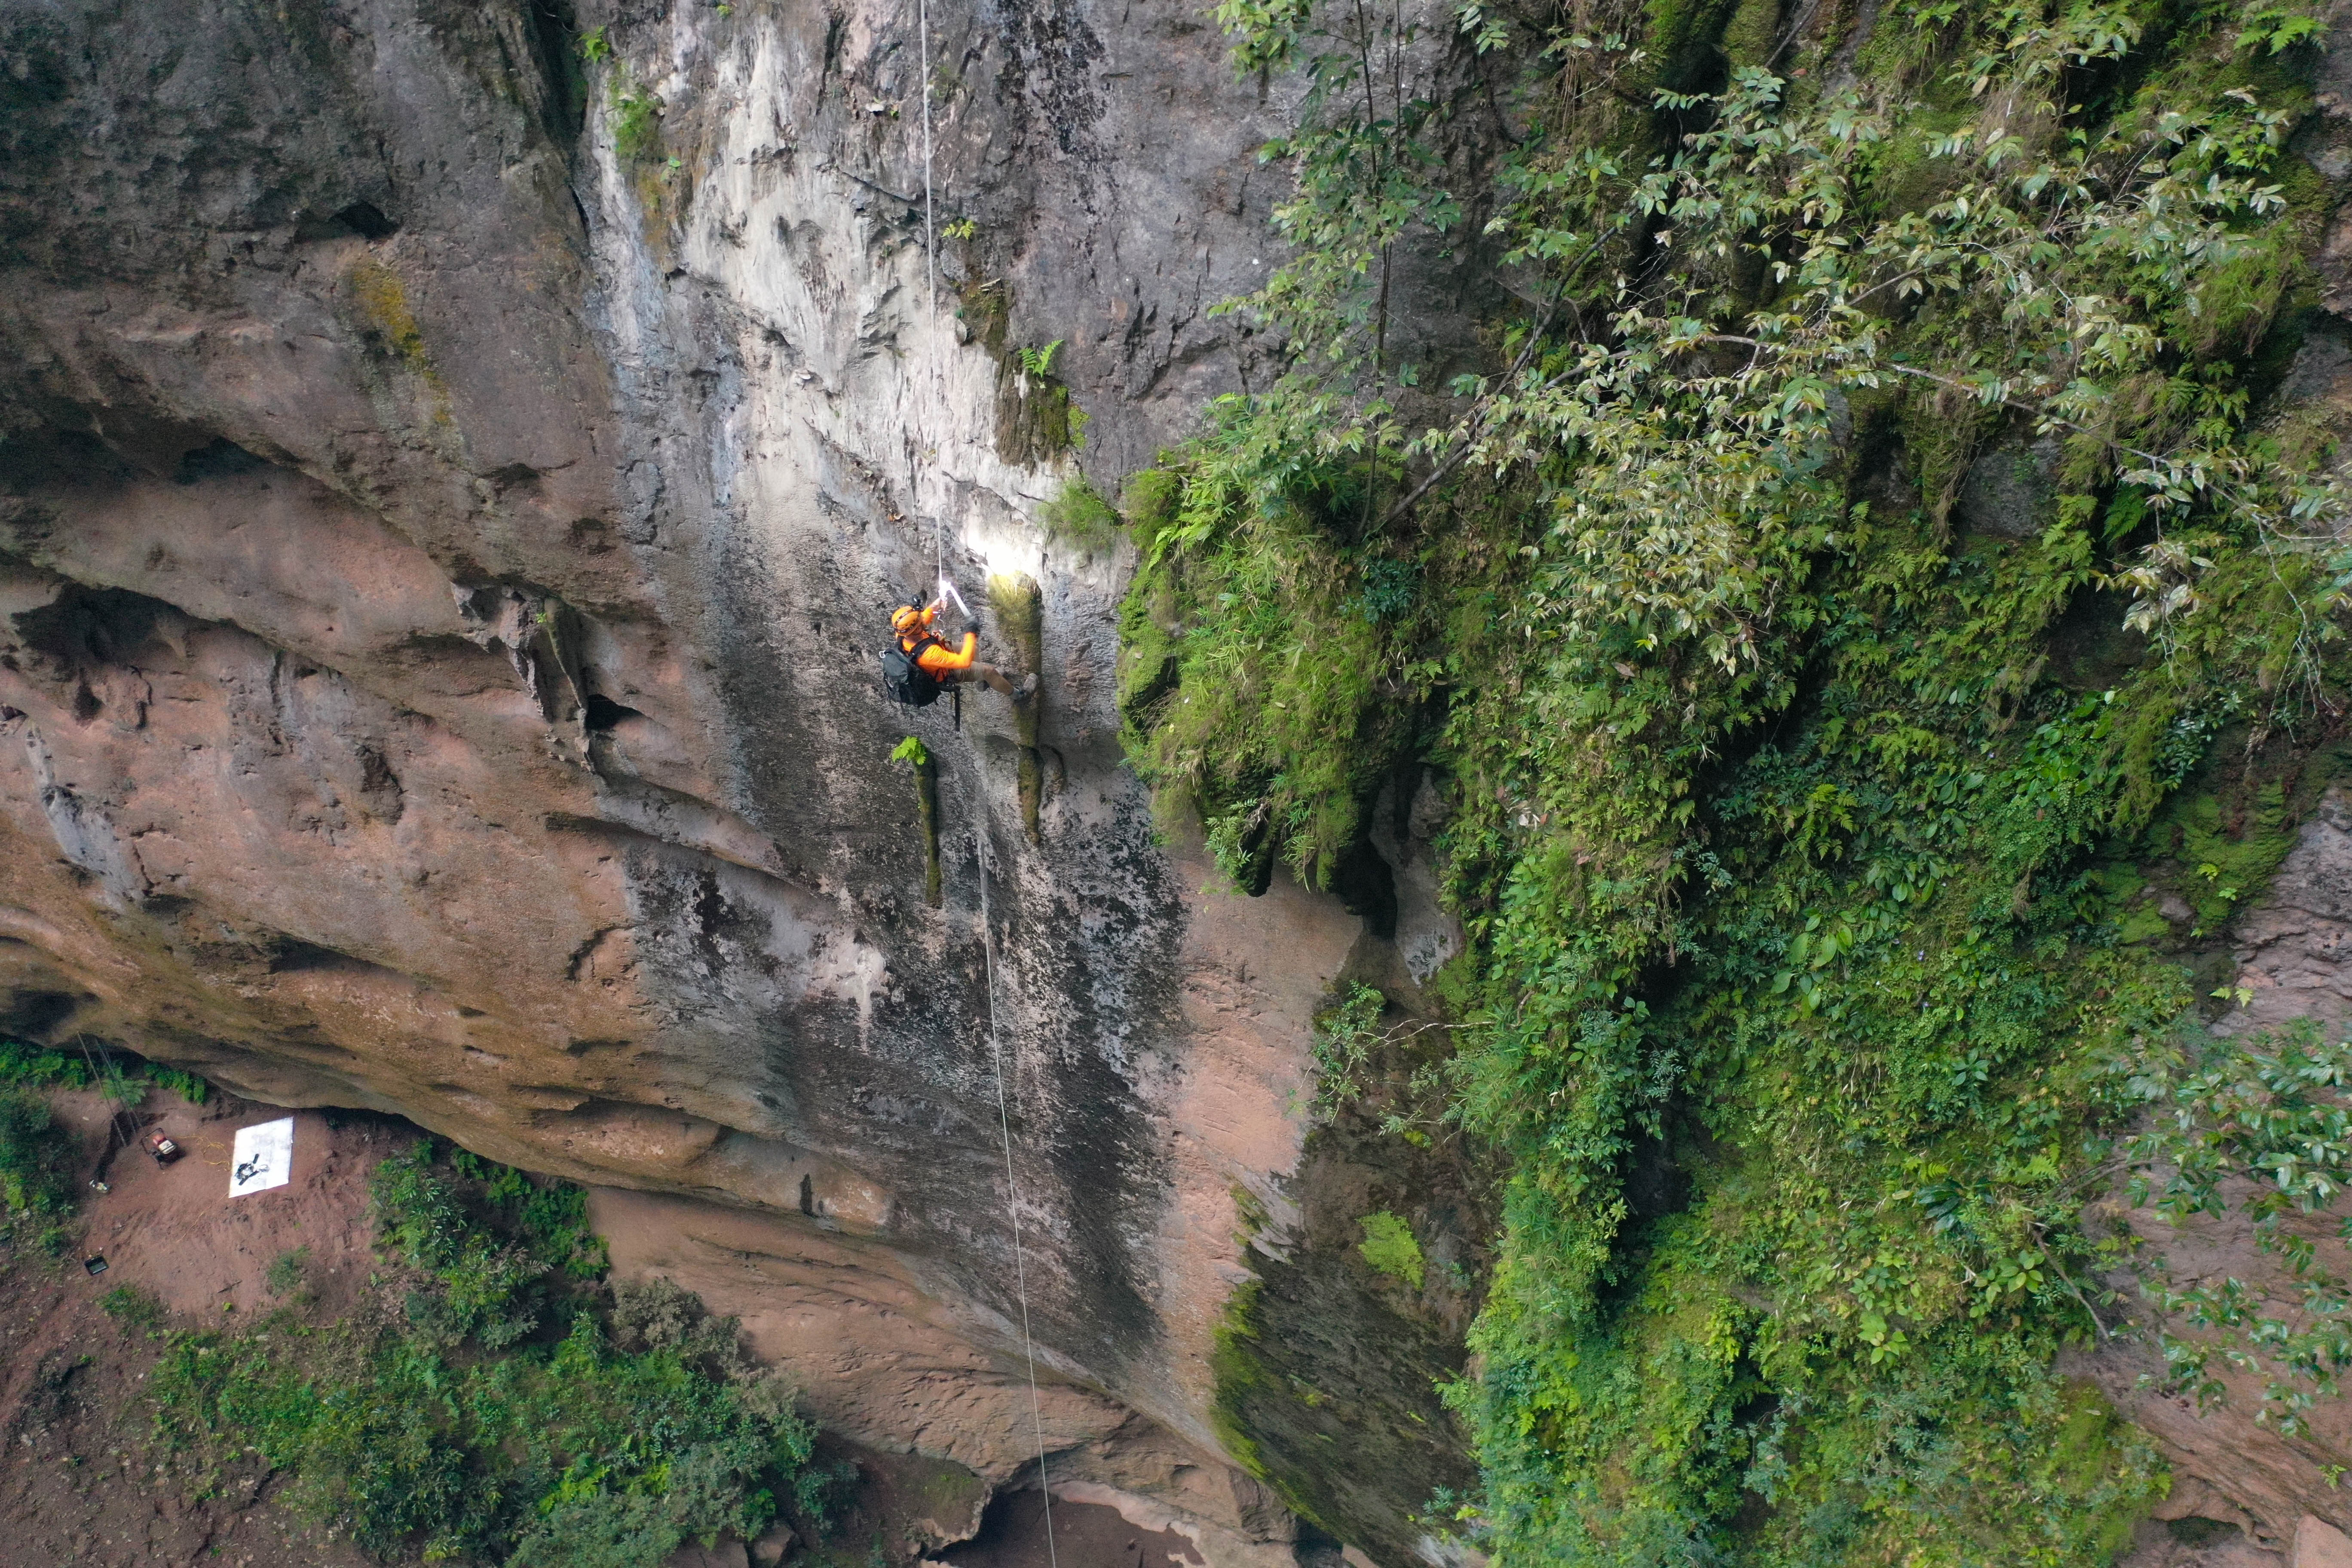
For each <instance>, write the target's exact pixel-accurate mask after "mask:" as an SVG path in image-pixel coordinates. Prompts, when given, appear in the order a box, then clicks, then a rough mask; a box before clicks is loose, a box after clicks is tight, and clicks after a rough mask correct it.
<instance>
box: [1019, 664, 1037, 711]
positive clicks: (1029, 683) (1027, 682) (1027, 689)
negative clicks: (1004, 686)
mask: <svg viewBox="0 0 2352 1568" xmlns="http://www.w3.org/2000/svg"><path fill="white" fill-rule="evenodd" d="M1035 700H1037V676H1036V673H1035V672H1034V671H1032V672H1031V673H1029V674H1027V675H1024V676H1023V677H1022V678H1021V684H1020V685H1018V686H1016V687H1014V688H1013V706H1014V707H1016V708H1026V707H1028V706H1029V704H1031V703H1032V702H1034V701H1035Z"/></svg>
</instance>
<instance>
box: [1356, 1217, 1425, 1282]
mask: <svg viewBox="0 0 2352 1568" xmlns="http://www.w3.org/2000/svg"><path fill="white" fill-rule="evenodd" d="M1362 1223H1363V1226H1364V1239H1363V1241H1362V1242H1361V1243H1360V1245H1359V1246H1358V1247H1357V1248H1356V1250H1357V1251H1359V1252H1360V1253H1362V1254H1363V1255H1364V1261H1365V1262H1367V1263H1369V1264H1370V1265H1371V1266H1372V1268H1374V1269H1375V1270H1377V1271H1378V1272H1380V1273H1382V1274H1385V1275H1387V1276H1389V1278H1391V1279H1401V1280H1402V1281H1403V1282H1404V1283H1406V1284H1407V1285H1410V1286H1412V1288H1413V1289H1416V1290H1418V1289H1421V1286H1422V1280H1423V1264H1422V1257H1421V1243H1420V1242H1419V1241H1416V1240H1415V1239H1414V1238H1413V1234H1412V1226H1409V1225H1407V1224H1405V1222H1404V1221H1402V1220H1401V1219H1399V1218H1398V1217H1397V1216H1396V1215H1392V1214H1391V1213H1389V1211H1388V1210H1386V1209H1382V1210H1381V1211H1380V1212H1379V1213H1378V1214H1368V1215H1365V1216H1364V1218H1363V1222H1362Z"/></svg>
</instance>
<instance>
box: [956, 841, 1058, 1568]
mask: <svg viewBox="0 0 2352 1568" xmlns="http://www.w3.org/2000/svg"><path fill="white" fill-rule="evenodd" d="M972 844H973V850H974V858H976V859H977V860H978V861H979V862H980V952H981V972H982V974H983V975H985V976H986V979H987V984H988V1053H989V1056H990V1058H991V1059H992V1061H993V1062H994V1063H995V1066H996V1126H997V1131H998V1132H999V1133H1000V1134H1002V1136H1003V1141H1004V1212H1005V1214H1006V1215H1007V1216H1008V1217H1009V1218H1011V1220H1012V1221H1013V1279H1014V1281H1015V1282H1016V1284H1017V1285H1018V1287H1019V1292H1020V1296H1021V1350H1022V1353H1023V1354H1024V1355H1026V1356H1027V1357H1028V1358H1029V1424H1030V1426H1032V1427H1033V1428H1034V1430H1035V1432H1036V1434H1037V1496H1038V1498H1039V1499H1040V1500H1042V1501H1043V1502H1044V1504H1045V1561H1046V1563H1047V1564H1048V1568H1060V1559H1059V1558H1058V1557H1056V1556H1055V1551H1054V1494H1053V1491H1052V1489H1050V1488H1049V1487H1048V1486H1047V1485H1046V1475H1045V1415H1044V1414H1043V1412H1042V1410H1041V1409H1040V1407H1039V1405H1038V1402H1037V1346H1036V1342H1034V1340H1032V1339H1031V1338H1030V1336H1029V1264H1028V1258H1027V1256H1026V1254H1025V1253H1024V1251H1023V1249H1022V1246H1021V1193H1020V1189H1019V1188H1018V1187H1016V1186H1015V1185H1014V1184H1013V1117H1012V1113H1011V1112H1010V1111H1009V1110H1007V1109H1006V1106H1005V1099H1004V1047H1003V1043H1002V1041H1001V1040H1000V1039H999V1037H998V1036H997V1032H996V928H995V927H994V926H993V925H992V924H991V923H990V921H989V914H988V874H989V870H990V867H989V863H988V835H987V833H986V832H985V831H982V832H980V833H976V834H974V835H973V836H972Z"/></svg>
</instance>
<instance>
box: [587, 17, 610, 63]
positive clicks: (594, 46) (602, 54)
mask: <svg viewBox="0 0 2352 1568" xmlns="http://www.w3.org/2000/svg"><path fill="white" fill-rule="evenodd" d="M612 57H613V43H612V40H611V39H609V38H607V37H605V36H604V28H603V27H602V26H594V27H591V28H589V29H588V30H587V31H586V32H584V33H583V34H581V35H580V58H582V59H583V60H587V61H589V62H590V63H592V64H593V63H594V62H595V61H597V60H604V59H610V58H612Z"/></svg>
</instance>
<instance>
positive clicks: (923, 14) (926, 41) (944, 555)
mask: <svg viewBox="0 0 2352 1568" xmlns="http://www.w3.org/2000/svg"><path fill="white" fill-rule="evenodd" d="M915 30H916V32H917V34H918V35H919V37H920V38H921V40H922V42H921V45H920V48H921V62H922V70H923V289H924V297H925V298H926V299H928V300H929V301H930V307H931V337H932V339H933V343H932V349H933V352H934V353H936V352H937V351H938V342H937V340H938V338H939V325H940V240H939V231H938V228H937V226H936V225H935V224H934V222H933V220H932V214H931V6H930V0H915ZM931 533H932V537H933V539H934V540H935V541H936V545H935V553H936V555H937V557H938V559H937V560H936V562H935V563H934V564H935V565H936V566H937V567H938V572H937V574H936V575H937V576H938V578H939V580H940V582H941V583H945V582H946V581H947V580H948V518H947V513H946V512H944V511H942V512H941V513H940V515H939V517H938V519H937V520H936V521H934V523H933V526H932V530H931ZM932 592H933V594H934V595H936V594H937V593H938V590H937V589H936V588H935V589H933V590H932ZM964 613H965V614H966V615H967V616H969V615H970V614H971V611H969V610H967V611H965V612H964Z"/></svg>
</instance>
